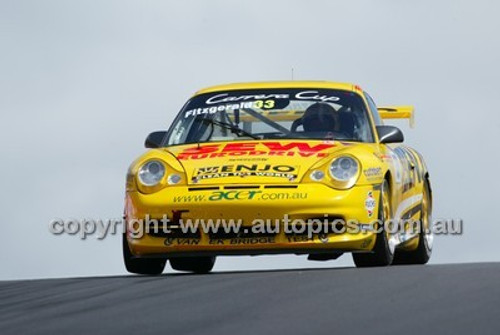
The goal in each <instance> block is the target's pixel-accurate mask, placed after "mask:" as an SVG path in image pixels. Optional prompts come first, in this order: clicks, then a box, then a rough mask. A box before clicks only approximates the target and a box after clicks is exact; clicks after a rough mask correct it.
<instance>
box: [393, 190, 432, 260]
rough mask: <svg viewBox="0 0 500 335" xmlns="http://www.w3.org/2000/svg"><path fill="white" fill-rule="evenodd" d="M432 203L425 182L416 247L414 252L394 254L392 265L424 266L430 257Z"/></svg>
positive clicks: (402, 251) (403, 251)
mask: <svg viewBox="0 0 500 335" xmlns="http://www.w3.org/2000/svg"><path fill="white" fill-rule="evenodd" d="M431 221H432V202H431V195H430V187H429V182H428V181H425V183H424V188H423V196H422V209H421V211H420V223H419V224H420V227H419V228H420V229H419V234H418V246H417V248H416V249H415V250H411V251H405V250H401V251H398V252H396V256H395V258H394V264H398V265H399V264H426V263H427V262H428V261H429V259H430V258H431V255H432V244H433V236H432V229H431Z"/></svg>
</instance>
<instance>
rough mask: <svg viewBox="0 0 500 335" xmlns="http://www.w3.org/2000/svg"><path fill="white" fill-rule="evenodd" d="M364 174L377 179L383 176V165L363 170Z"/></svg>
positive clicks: (368, 177)
mask: <svg viewBox="0 0 500 335" xmlns="http://www.w3.org/2000/svg"><path fill="white" fill-rule="evenodd" d="M363 174H364V175H365V177H366V178H367V179H377V178H380V177H381V176H382V168H381V167H372V168H368V169H365V170H363Z"/></svg>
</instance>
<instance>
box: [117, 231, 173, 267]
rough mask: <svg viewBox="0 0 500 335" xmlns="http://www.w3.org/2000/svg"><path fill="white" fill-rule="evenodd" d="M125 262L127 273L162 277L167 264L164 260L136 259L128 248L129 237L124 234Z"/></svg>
mask: <svg viewBox="0 0 500 335" xmlns="http://www.w3.org/2000/svg"><path fill="white" fill-rule="evenodd" d="M122 247H123V261H124V263H125V267H126V268H127V271H128V272H130V273H136V274H140V275H160V274H161V273H162V272H163V270H164V269H165V264H166V262H167V260H166V259H164V258H134V256H133V255H132V252H130V248H129V246H128V242H127V237H126V236H125V234H123V238H122Z"/></svg>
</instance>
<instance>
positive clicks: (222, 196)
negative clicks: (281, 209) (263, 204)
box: [173, 190, 308, 203]
mask: <svg viewBox="0 0 500 335" xmlns="http://www.w3.org/2000/svg"><path fill="white" fill-rule="evenodd" d="M307 197H308V193H305V192H265V193H264V192H263V191H259V190H231V191H213V192H211V193H210V194H188V195H180V196H174V198H173V202H175V203H193V202H206V201H238V200H259V201H275V200H306V199H307Z"/></svg>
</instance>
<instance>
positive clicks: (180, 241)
mask: <svg viewBox="0 0 500 335" xmlns="http://www.w3.org/2000/svg"><path fill="white" fill-rule="evenodd" d="M163 244H165V245H166V246H171V245H174V244H175V245H198V244H200V239H199V238H171V237H169V238H166V239H165V241H163Z"/></svg>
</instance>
